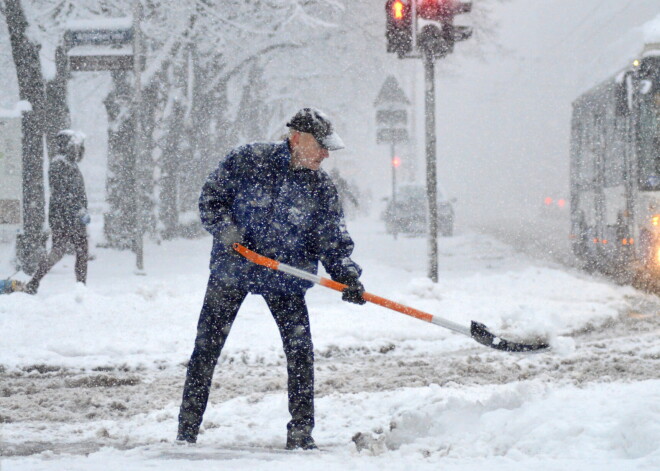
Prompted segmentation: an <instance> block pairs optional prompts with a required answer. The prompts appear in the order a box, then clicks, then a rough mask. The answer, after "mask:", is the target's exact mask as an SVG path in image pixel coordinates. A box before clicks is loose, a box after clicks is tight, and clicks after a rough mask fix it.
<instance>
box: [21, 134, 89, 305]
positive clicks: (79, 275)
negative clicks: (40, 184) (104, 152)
mask: <svg viewBox="0 0 660 471" xmlns="http://www.w3.org/2000/svg"><path fill="white" fill-rule="evenodd" d="M56 142H57V150H58V153H57V155H55V157H53V159H52V161H51V162H50V167H49V169H48V183H49V185H50V201H49V207H48V224H49V225H50V230H51V233H52V247H51V251H50V253H49V254H48V256H47V257H46V258H45V259H44V260H42V261H41V262H40V263H39V265H38V266H37V269H36V271H35V273H34V275H33V276H32V279H31V280H30V281H29V282H28V283H27V284H26V285H25V288H24V291H25V292H27V293H29V294H35V293H36V292H37V290H38V289H39V283H40V282H41V279H42V278H43V277H44V276H45V275H46V274H47V273H48V272H49V271H50V269H51V268H52V267H53V266H54V265H55V264H56V263H57V262H59V261H60V260H61V259H62V257H63V256H64V254H65V253H66V250H67V248H68V246H70V245H72V246H73V247H74V250H75V254H76V263H75V269H74V271H75V274H76V281H78V282H80V283H86V282H87V261H88V241H87V228H86V226H87V224H89V222H90V217H89V213H88V212H87V193H86V192H85V182H84V180H83V176H82V173H81V172H80V168H78V162H80V160H82V158H83V156H84V153H85V145H84V136H83V135H82V134H81V133H79V132H76V131H72V130H70V129H66V130H63V131H60V132H59V133H58V134H57V137H56Z"/></svg>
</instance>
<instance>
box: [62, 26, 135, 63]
mask: <svg viewBox="0 0 660 471" xmlns="http://www.w3.org/2000/svg"><path fill="white" fill-rule="evenodd" d="M133 39H134V32H133V20H132V18H130V17H126V18H106V19H99V20H81V21H71V22H69V23H68V24H67V30H66V32H65V33H64V48H65V50H66V51H67V57H68V61H69V68H70V69H71V70H74V71H98V70H133V67H134V63H133V56H134V51H133Z"/></svg>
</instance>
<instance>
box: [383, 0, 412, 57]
mask: <svg viewBox="0 0 660 471" xmlns="http://www.w3.org/2000/svg"><path fill="white" fill-rule="evenodd" d="M411 1H412V0H388V1H387V3H385V14H386V15H387V30H386V32H385V37H386V38H387V52H396V53H397V54H398V55H399V56H404V55H406V54H408V53H409V52H411V51H412V22H413V17H412V11H411V6H412V5H411V3H410V2H411Z"/></svg>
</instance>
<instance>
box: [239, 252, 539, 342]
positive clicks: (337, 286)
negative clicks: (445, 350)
mask: <svg viewBox="0 0 660 471" xmlns="http://www.w3.org/2000/svg"><path fill="white" fill-rule="evenodd" d="M234 250H236V251H237V252H238V253H240V254H241V255H242V256H244V257H245V258H247V259H248V260H249V261H251V262H253V263H256V264H258V265H262V266H264V267H267V268H272V269H273V270H279V271H281V272H284V273H288V274H289V275H293V276H295V277H298V278H302V279H303V280H308V281H311V282H312V283H316V284H317V285H321V286H325V287H326V288H330V289H334V290H335V291H343V290H344V289H346V288H347V287H348V286H347V285H345V284H342V283H338V282H336V281H332V280H330V279H328V278H324V277H322V276H318V275H314V274H312V273H309V272H306V271H304V270H300V269H298V268H294V267H292V266H291V265H287V264H285V263H280V262H278V261H277V260H273V259H272V258H268V257H264V256H263V255H260V254H258V253H256V252H253V251H252V250H250V249H248V248H246V247H244V246H242V245H241V244H234ZM362 299H364V300H365V301H369V302H370V303H374V304H378V305H379V306H383V307H386V308H388V309H392V310H393V311H397V312H400V313H402V314H405V315H407V316H411V317H414V318H415V319H420V320H423V321H426V322H430V323H431V324H435V325H439V326H441V327H444V328H445V329H449V330H453V331H454V332H458V333H459V334H463V335H467V336H468V337H472V338H473V339H474V340H476V341H477V342H479V343H480V344H482V345H485V346H487V347H490V348H494V349H496V350H502V351H505V352H537V351H539V350H547V349H548V348H550V345H548V344H547V343H543V342H538V343H531V344H527V343H518V342H511V341H508V340H504V339H502V338H500V337H497V336H495V335H494V334H492V333H490V332H489V331H488V328H487V327H486V326H485V325H483V324H481V323H479V322H475V321H472V323H471V325H470V327H465V326H462V325H459V324H456V323H455V322H452V321H449V320H447V319H443V318H442V317H438V316H434V315H433V314H429V313H426V312H424V311H420V310H418V309H414V308H412V307H408V306H404V305H403V304H399V303H397V302H394V301H390V300H389V299H385V298H381V297H380V296H376V295H375V294H371V293H366V292H365V293H363V294H362Z"/></svg>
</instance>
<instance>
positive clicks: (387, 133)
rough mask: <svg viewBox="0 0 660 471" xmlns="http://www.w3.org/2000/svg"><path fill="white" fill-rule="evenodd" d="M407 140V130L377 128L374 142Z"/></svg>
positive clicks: (386, 142) (383, 142)
mask: <svg viewBox="0 0 660 471" xmlns="http://www.w3.org/2000/svg"><path fill="white" fill-rule="evenodd" d="M398 142H408V130H407V129H401V128H384V129H379V130H378V131H377V133H376V144H393V143H398Z"/></svg>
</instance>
